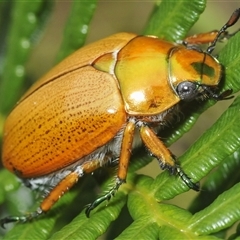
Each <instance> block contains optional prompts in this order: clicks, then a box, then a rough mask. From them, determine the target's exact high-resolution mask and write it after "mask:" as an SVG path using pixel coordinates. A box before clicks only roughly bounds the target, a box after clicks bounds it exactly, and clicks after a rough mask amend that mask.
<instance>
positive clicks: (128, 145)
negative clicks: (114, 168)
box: [85, 122, 135, 217]
mask: <svg viewBox="0 0 240 240" xmlns="http://www.w3.org/2000/svg"><path fill="white" fill-rule="evenodd" d="M134 129H135V124H134V123H133V122H128V124H127V125H126V127H125V129H124V133H123V140H122V146H121V153H120V158H119V163H118V172H117V178H116V181H115V185H114V186H113V187H112V188H111V190H110V191H108V192H107V193H106V194H105V195H104V196H102V197H99V198H98V199H96V200H95V201H94V202H93V203H90V204H88V205H87V206H86V210H85V213H86V216H87V217H89V216H90V212H91V211H92V210H93V209H94V208H96V207H97V206H98V205H99V204H100V203H102V202H104V201H105V200H110V199H111V197H112V196H114V195H115V193H116V191H117V190H118V189H119V187H120V186H121V185H122V184H123V183H125V181H126V177H127V171H128V165H129V159H130V156H131V149H132V143H133V137H134Z"/></svg>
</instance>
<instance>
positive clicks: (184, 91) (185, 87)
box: [176, 81, 199, 101]
mask: <svg viewBox="0 0 240 240" xmlns="http://www.w3.org/2000/svg"><path fill="white" fill-rule="evenodd" d="M197 89H198V84H196V83H193V82H188V81H184V82H181V83H179V84H178V86H177V88H176V91H177V93H178V96H179V97H180V98H181V99H182V100H184V101H192V100H194V99H195V98H196V97H197V96H198V94H199V93H198V91H197Z"/></svg>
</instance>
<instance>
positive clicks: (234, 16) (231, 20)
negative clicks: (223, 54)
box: [207, 8, 240, 54]
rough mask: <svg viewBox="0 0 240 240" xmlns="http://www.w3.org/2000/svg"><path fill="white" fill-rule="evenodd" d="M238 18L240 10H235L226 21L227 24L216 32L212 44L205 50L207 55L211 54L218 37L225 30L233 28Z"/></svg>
mask: <svg viewBox="0 0 240 240" xmlns="http://www.w3.org/2000/svg"><path fill="white" fill-rule="evenodd" d="M239 17H240V8H238V9H236V10H235V11H234V12H233V14H232V16H231V17H230V18H229V20H228V21H227V23H226V24H225V25H224V26H223V27H222V28H221V29H220V30H219V31H218V34H217V36H216V37H215V39H214V40H213V42H212V44H211V45H210V46H209V47H208V49H207V53H209V54H211V53H212V51H213V50H214V49H215V46H216V43H217V41H218V40H219V38H220V36H221V34H222V33H224V32H226V30H227V29H228V28H229V27H231V26H233V25H234V24H235V23H236V22H237V21H238V19H239Z"/></svg>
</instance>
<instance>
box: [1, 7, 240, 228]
mask: <svg viewBox="0 0 240 240" xmlns="http://www.w3.org/2000/svg"><path fill="white" fill-rule="evenodd" d="M239 16H240V9H237V10H236V11H235V12H234V13H233V14H232V16H231V18H230V19H229V20H228V22H227V23H226V24H225V25H224V26H223V27H222V28H221V29H220V30H219V31H217V32H212V33H205V34H199V35H195V36H193V37H189V38H186V39H185V40H184V41H183V42H182V44H176V43H170V42H167V41H164V40H161V39H158V38H157V37H154V36H138V35H135V34H131V33H119V34H115V35H113V36H110V37H108V38H105V39H102V40H100V41H98V42H95V43H93V44H90V45H88V46H85V47H83V48H81V49H79V50H78V51H76V52H75V53H73V54H72V55H71V56H69V57H68V58H66V59H65V60H63V61H62V62H61V63H60V64H58V65H57V66H56V67H55V68H53V69H52V70H51V71H50V72H48V73H47V74H46V75H45V76H44V77H43V78H41V79H40V80H39V81H37V82H36V83H35V84H34V85H33V86H32V87H31V88H30V89H29V90H28V91H27V92H26V94H25V95H24V96H23V97H22V98H21V99H20V101H19V102H18V103H17V105H16V107H15V108H14V109H13V110H12V112H11V113H10V115H9V116H8V118H7V120H6V124H5V128H4V136H3V155H2V159H3V164H4V166H5V167H6V168H7V169H9V170H10V171H11V172H13V173H15V174H16V175H17V176H18V177H19V178H21V179H23V181H24V183H25V184H26V185H27V186H29V187H31V188H32V189H36V188H38V187H39V186H41V187H45V186H49V189H47V191H46V192H48V194H47V195H46V197H45V198H44V199H43V201H42V203H41V204H40V206H39V207H38V209H37V210H36V211H34V212H32V213H30V214H28V215H25V216H20V217H19V216H13V217H6V218H4V219H2V220H1V221H0V223H1V224H2V225H4V224H6V223H9V222H26V221H28V220H30V219H32V218H34V217H37V216H39V215H40V214H42V213H43V212H47V211H48V210H49V209H50V208H51V207H52V206H53V205H54V203H55V202H56V201H57V200H58V199H59V197H60V196H62V195H63V194H64V193H65V192H66V191H67V190H68V189H69V188H71V187H72V186H73V185H74V184H75V183H76V182H77V181H78V179H79V178H80V177H81V176H82V175H83V174H85V173H91V172H93V171H94V170H96V169H97V168H99V167H100V166H103V165H104V164H106V163H108V162H111V161H116V160H118V172H117V177H116V182H115V185H114V186H113V188H112V189H111V190H110V191H109V192H108V193H106V194H105V195H104V196H102V197H100V198H98V199H97V200H96V201H94V202H93V203H92V204H89V205H88V206H87V209H86V214H87V216H89V214H90V211H91V210H92V209H94V208H95V207H96V206H98V205H99V204H100V203H101V202H103V201H105V200H108V199H110V198H111V197H112V196H113V195H114V193H115V192H116V191H117V190H118V188H119V187H120V186H121V184H122V183H124V182H125V180H126V176H127V169H128V165H129V160H130V155H131V154H130V153H131V148H132V143H133V139H134V133H135V131H139V135H140V138H141V140H142V142H143V144H144V145H145V146H146V147H147V149H149V151H150V153H151V154H152V155H153V156H155V157H156V158H157V160H158V161H159V163H160V166H161V167H162V168H163V169H164V168H167V169H169V170H170V171H171V172H173V173H177V174H178V175H179V176H180V177H181V178H182V180H183V181H184V182H185V183H186V185H188V187H189V188H192V189H195V190H198V185H197V184H195V183H193V182H192V181H191V179H190V178H189V177H188V176H187V175H186V174H185V173H184V171H183V170H182V169H181V167H180V165H178V164H177V163H176V161H175V157H174V156H173V155H172V153H171V152H170V151H169V150H168V149H167V148H166V147H165V145H164V144H163V142H162V141H161V140H160V139H159V138H158V137H157V136H156V134H155V132H154V130H153V129H152V126H156V125H164V123H165V122H166V121H167V120H168V118H169V114H171V112H174V109H175V108H176V106H177V105H178V103H179V102H180V101H191V100H193V99H206V98H213V99H216V100H222V99H226V98H228V96H229V95H230V94H231V90H227V91H225V92H223V93H221V94H217V93H216V87H217V85H218V83H219V81H220V79H221V65H220V64H219V62H218V61H217V59H216V58H214V57H213V56H212V54H211V53H212V51H213V50H214V48H215V45H216V42H217V41H218V40H220V39H221V38H222V36H224V37H228V36H230V34H228V33H227V32H226V30H227V28H229V27H230V26H232V25H233V24H235V23H236V22H237V20H238V19H239ZM203 43H210V46H209V47H208V48H207V50H206V51H202V50H201V49H200V48H199V47H198V46H197V45H198V44H203ZM182 59H184V61H182Z"/></svg>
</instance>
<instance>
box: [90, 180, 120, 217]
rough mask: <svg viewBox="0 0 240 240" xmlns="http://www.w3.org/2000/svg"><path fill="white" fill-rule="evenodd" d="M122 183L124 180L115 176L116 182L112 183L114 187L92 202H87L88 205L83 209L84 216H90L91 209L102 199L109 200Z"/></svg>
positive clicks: (102, 200)
mask: <svg viewBox="0 0 240 240" xmlns="http://www.w3.org/2000/svg"><path fill="white" fill-rule="evenodd" d="M123 183H124V180H121V179H119V178H117V180H116V183H115V185H114V187H113V188H112V189H110V191H108V192H107V193H106V194H105V195H103V196H102V197H99V198H97V199H96V200H95V201H94V202H92V203H89V204H88V205H86V210H85V214H86V216H87V217H88V218H89V217H90V213H91V211H92V210H93V209H94V208H96V207H97V206H98V205H100V204H101V203H102V202H104V201H106V200H107V201H109V200H110V199H111V198H112V197H114V195H115V193H116V191H117V190H118V189H119V187H120V186H121V185H122V184H123Z"/></svg>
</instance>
